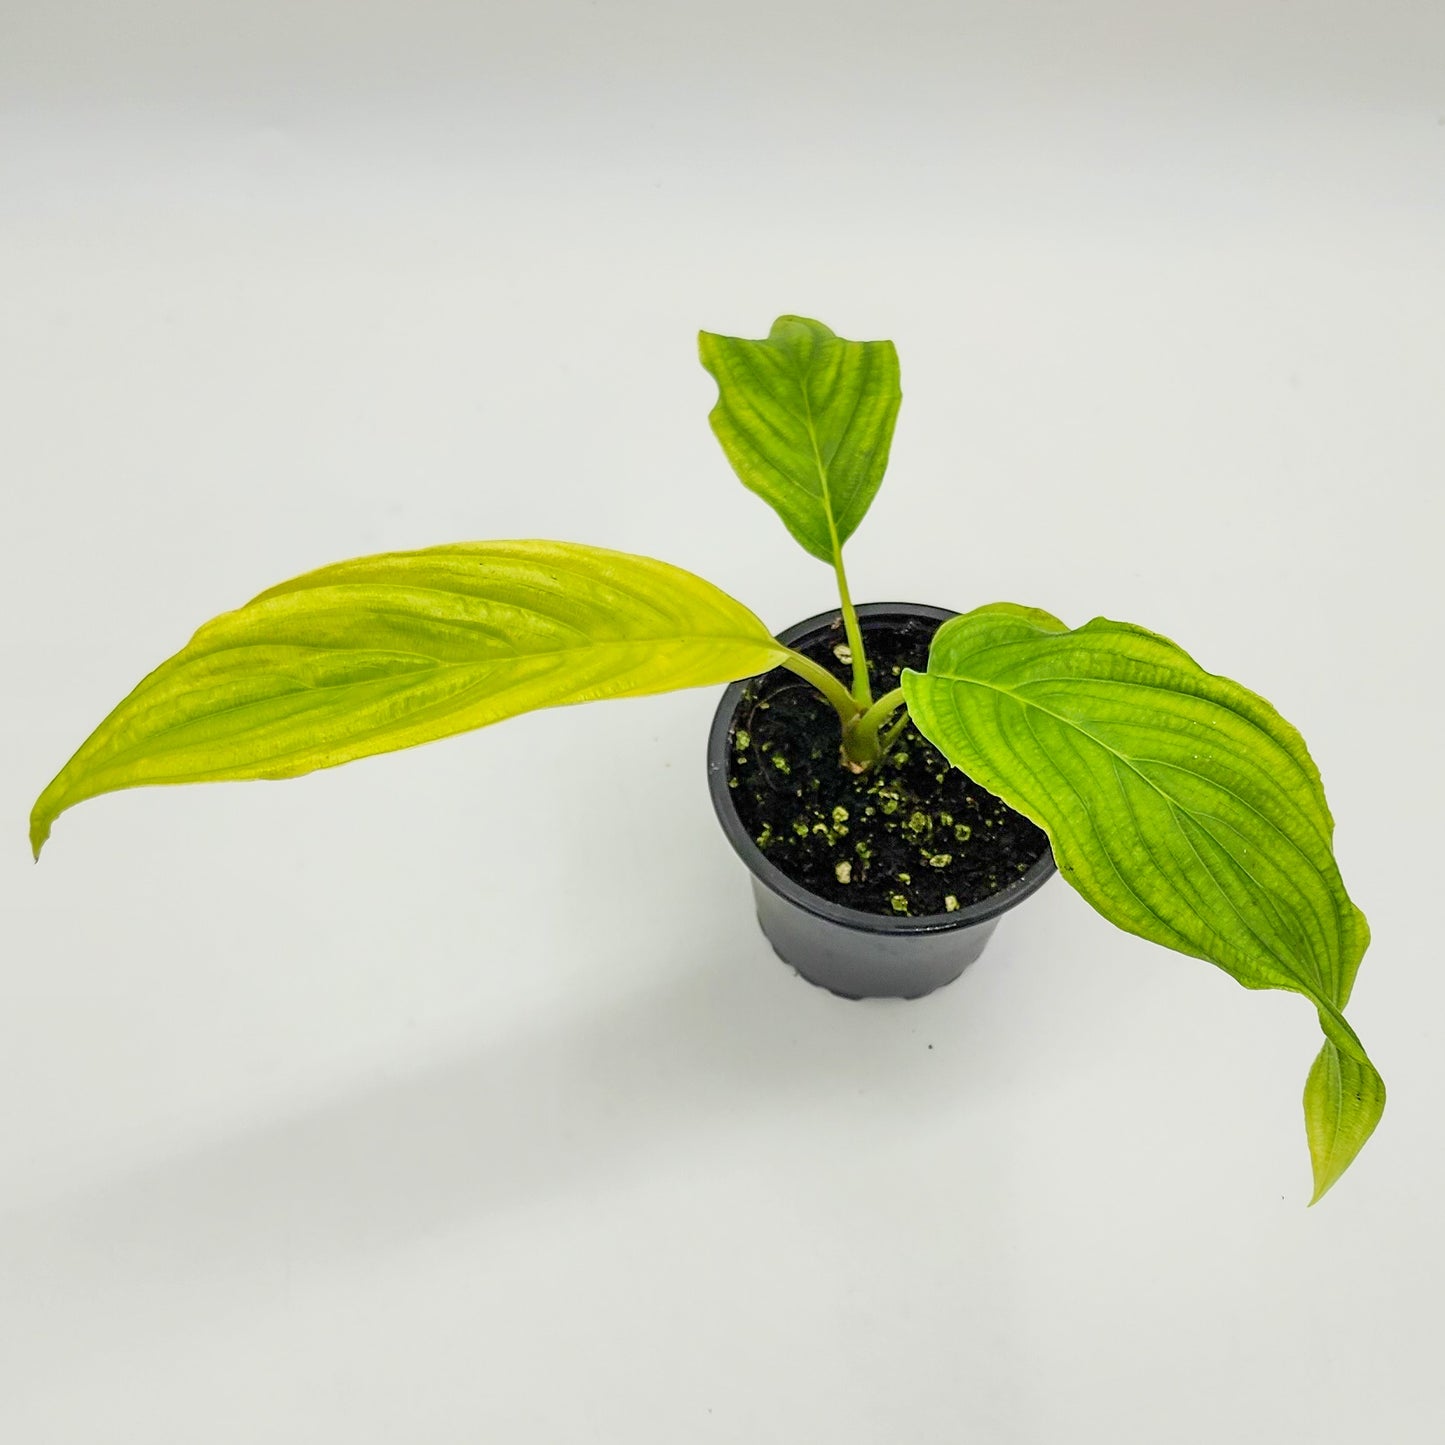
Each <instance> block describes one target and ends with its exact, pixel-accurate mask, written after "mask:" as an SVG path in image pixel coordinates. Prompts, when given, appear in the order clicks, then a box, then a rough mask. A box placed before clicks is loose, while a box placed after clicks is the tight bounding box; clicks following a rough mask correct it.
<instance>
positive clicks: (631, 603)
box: [30, 541, 785, 858]
mask: <svg viewBox="0 0 1445 1445" xmlns="http://www.w3.org/2000/svg"><path fill="white" fill-rule="evenodd" d="M784 652H785V649H783V648H782V647H781V646H780V645H779V644H778V643H777V642H776V641H775V640H774V639H773V637H772V636H771V634H770V633H769V632H768V630H767V628H766V627H765V626H764V625H763V623H762V622H761V621H760V620H759V619H758V618H757V617H755V616H754V615H753V613H751V612H750V611H749V610H748V609H747V608H745V607H744V606H743V605H742V604H741V603H739V602H736V601H734V600H733V598H731V597H729V596H728V595H727V594H726V593H724V592H721V591H719V590H718V589H717V588H716V587H714V586H713V585H712V584H711V583H709V582H705V581H703V579H702V578H700V577H695V576H693V575H692V574H691V573H689V572H684V571H683V570H682V569H681V568H678V567H672V566H669V565H668V564H667V563H664V562H657V561H654V560H652V559H651V558H648V557H637V556H632V555H630V554H627V553H623V552H611V551H607V550H605V549H603V548H600V547H585V546H581V545H578V544H575V543H566V542H543V541H521V542H464V543H458V544H455V545H452V546H445V547H432V548H428V549H426V550H423V551H417V552H393V553H385V554H383V555H380V556H375V557H361V558H357V559H355V560H353V561H350V562H341V563H338V564H336V565H335V566H332V567H323V568H322V569H320V570H319V571H316V572H311V573H308V574H306V576H304V577H298V578H295V579H293V580H292V581H290V582H286V583H283V584H281V585H280V586H279V587H273V588H271V589H270V590H269V591H267V592H264V593H262V594H261V595H260V596H259V597H256V598H254V599H253V600H252V601H251V602H249V603H247V604H246V606H244V607H241V608H238V609H237V610H236V611H234V612H227V613H224V614H223V615H222V616H220V617H217V618H215V619H214V620H213V621H211V622H209V623H207V624H206V625H205V626H204V627H202V628H201V629H200V631H199V632H197V633H196V635H195V637H193V638H192V639H191V641H190V642H189V643H188V644H187V645H186V647H185V648H183V649H182V650H181V651H180V652H179V653H177V654H176V655H175V656H174V657H172V658H171V659H170V660H169V661H168V662H165V663H163V664H162V665H161V666H160V667H159V668H157V669H156V670H155V671H154V672H152V673H151V674H150V675H149V676H148V677H146V678H145V679H144V680H143V681H142V682H141V683H140V684H139V685H138V686H137V687H136V688H135V690H134V691H133V692H132V693H131V694H130V696H129V697H127V698H126V699H124V700H123V701H122V702H121V703H120V704H119V705H118V706H117V707H116V708H115V709H114V711H112V713H111V714H110V716H109V717H108V718H106V719H105V721H103V722H102V723H101V724H100V726H99V727H98V728H96V730H95V731H94V732H93V733H92V734H91V736H90V738H89V739H88V740H87V741H86V742H85V743H84V744H83V745H82V746H81V748H80V750H79V751H78V752H77V753H76V754H75V756H74V757H73V758H72V759H71V760H70V762H68V763H67V764H66V765H65V767H64V768H62V769H61V771H60V773H59V774H57V776H56V777H55V778H54V780H53V781H52V782H51V783H50V785H49V786H48V787H47V788H46V789H45V791H44V792H43V793H42V794H41V795H40V798H39V800H38V801H37V802H36V804H35V808H34V810H33V812H32V813H31V815H30V847H31V851H32V852H33V853H34V855H35V856H36V858H39V856H40V850H41V848H42V847H43V846H44V844H45V840H46V839H47V838H48V837H49V836H50V828H51V825H52V823H54V821H55V819H56V818H58V817H59V816H60V815H61V814H62V813H63V812H64V811H65V810H66V809H67V808H71V807H73V806H74V805H75V804H77V803H81V802H84V801H85V800H86V799H87V798H93V797H96V796H97V795H99V794H101V793H109V792H114V791H116V790H117V789H120V788H134V787H141V786H144V785H151V784H164V783H192V782H206V781H223V780H239V779H243V778H292V777H296V776H298V775H299V774H301V773H307V772H310V771H312V770H313V769H315V768H329V767H334V766H336V765H337V764H339V763H345V762H349V761H350V760H351V759H353V758H362V757H369V756H371V755H373V754H375V753H383V752H391V751H393V750H395V749H397V748H405V747H412V746H414V745H416V744H418V743H424V742H430V741H432V740H433V739H436V738H442V737H448V736H450V735H452V734H453V733H459V732H464V731H467V730H468V729H471V728H478V727H484V726H486V725H487V724H489V723H494V722H499V721H501V720H502V719H503V718H508V717H514V716H516V715H517V714H518V713H523V712H529V711H531V710H533V709H536V708H543V707H560V706H562V705H564V704H568V703H580V702H591V701H595V700H598V699H601V698H609V697H640V696H643V695H645V694H647V693H656V692H668V691H671V690H673V689H675V688H684V687H704V686H710V685H712V684H714V683H719V682H731V681H732V680H734V679H735V678H742V677H750V676H752V675H754V674H755V673H759V672H766V671H767V670H768V669H769V668H770V667H773V666H775V665H776V664H777V663H778V662H779V661H780V660H781V658H782V657H783V655H784Z"/></svg>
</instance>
